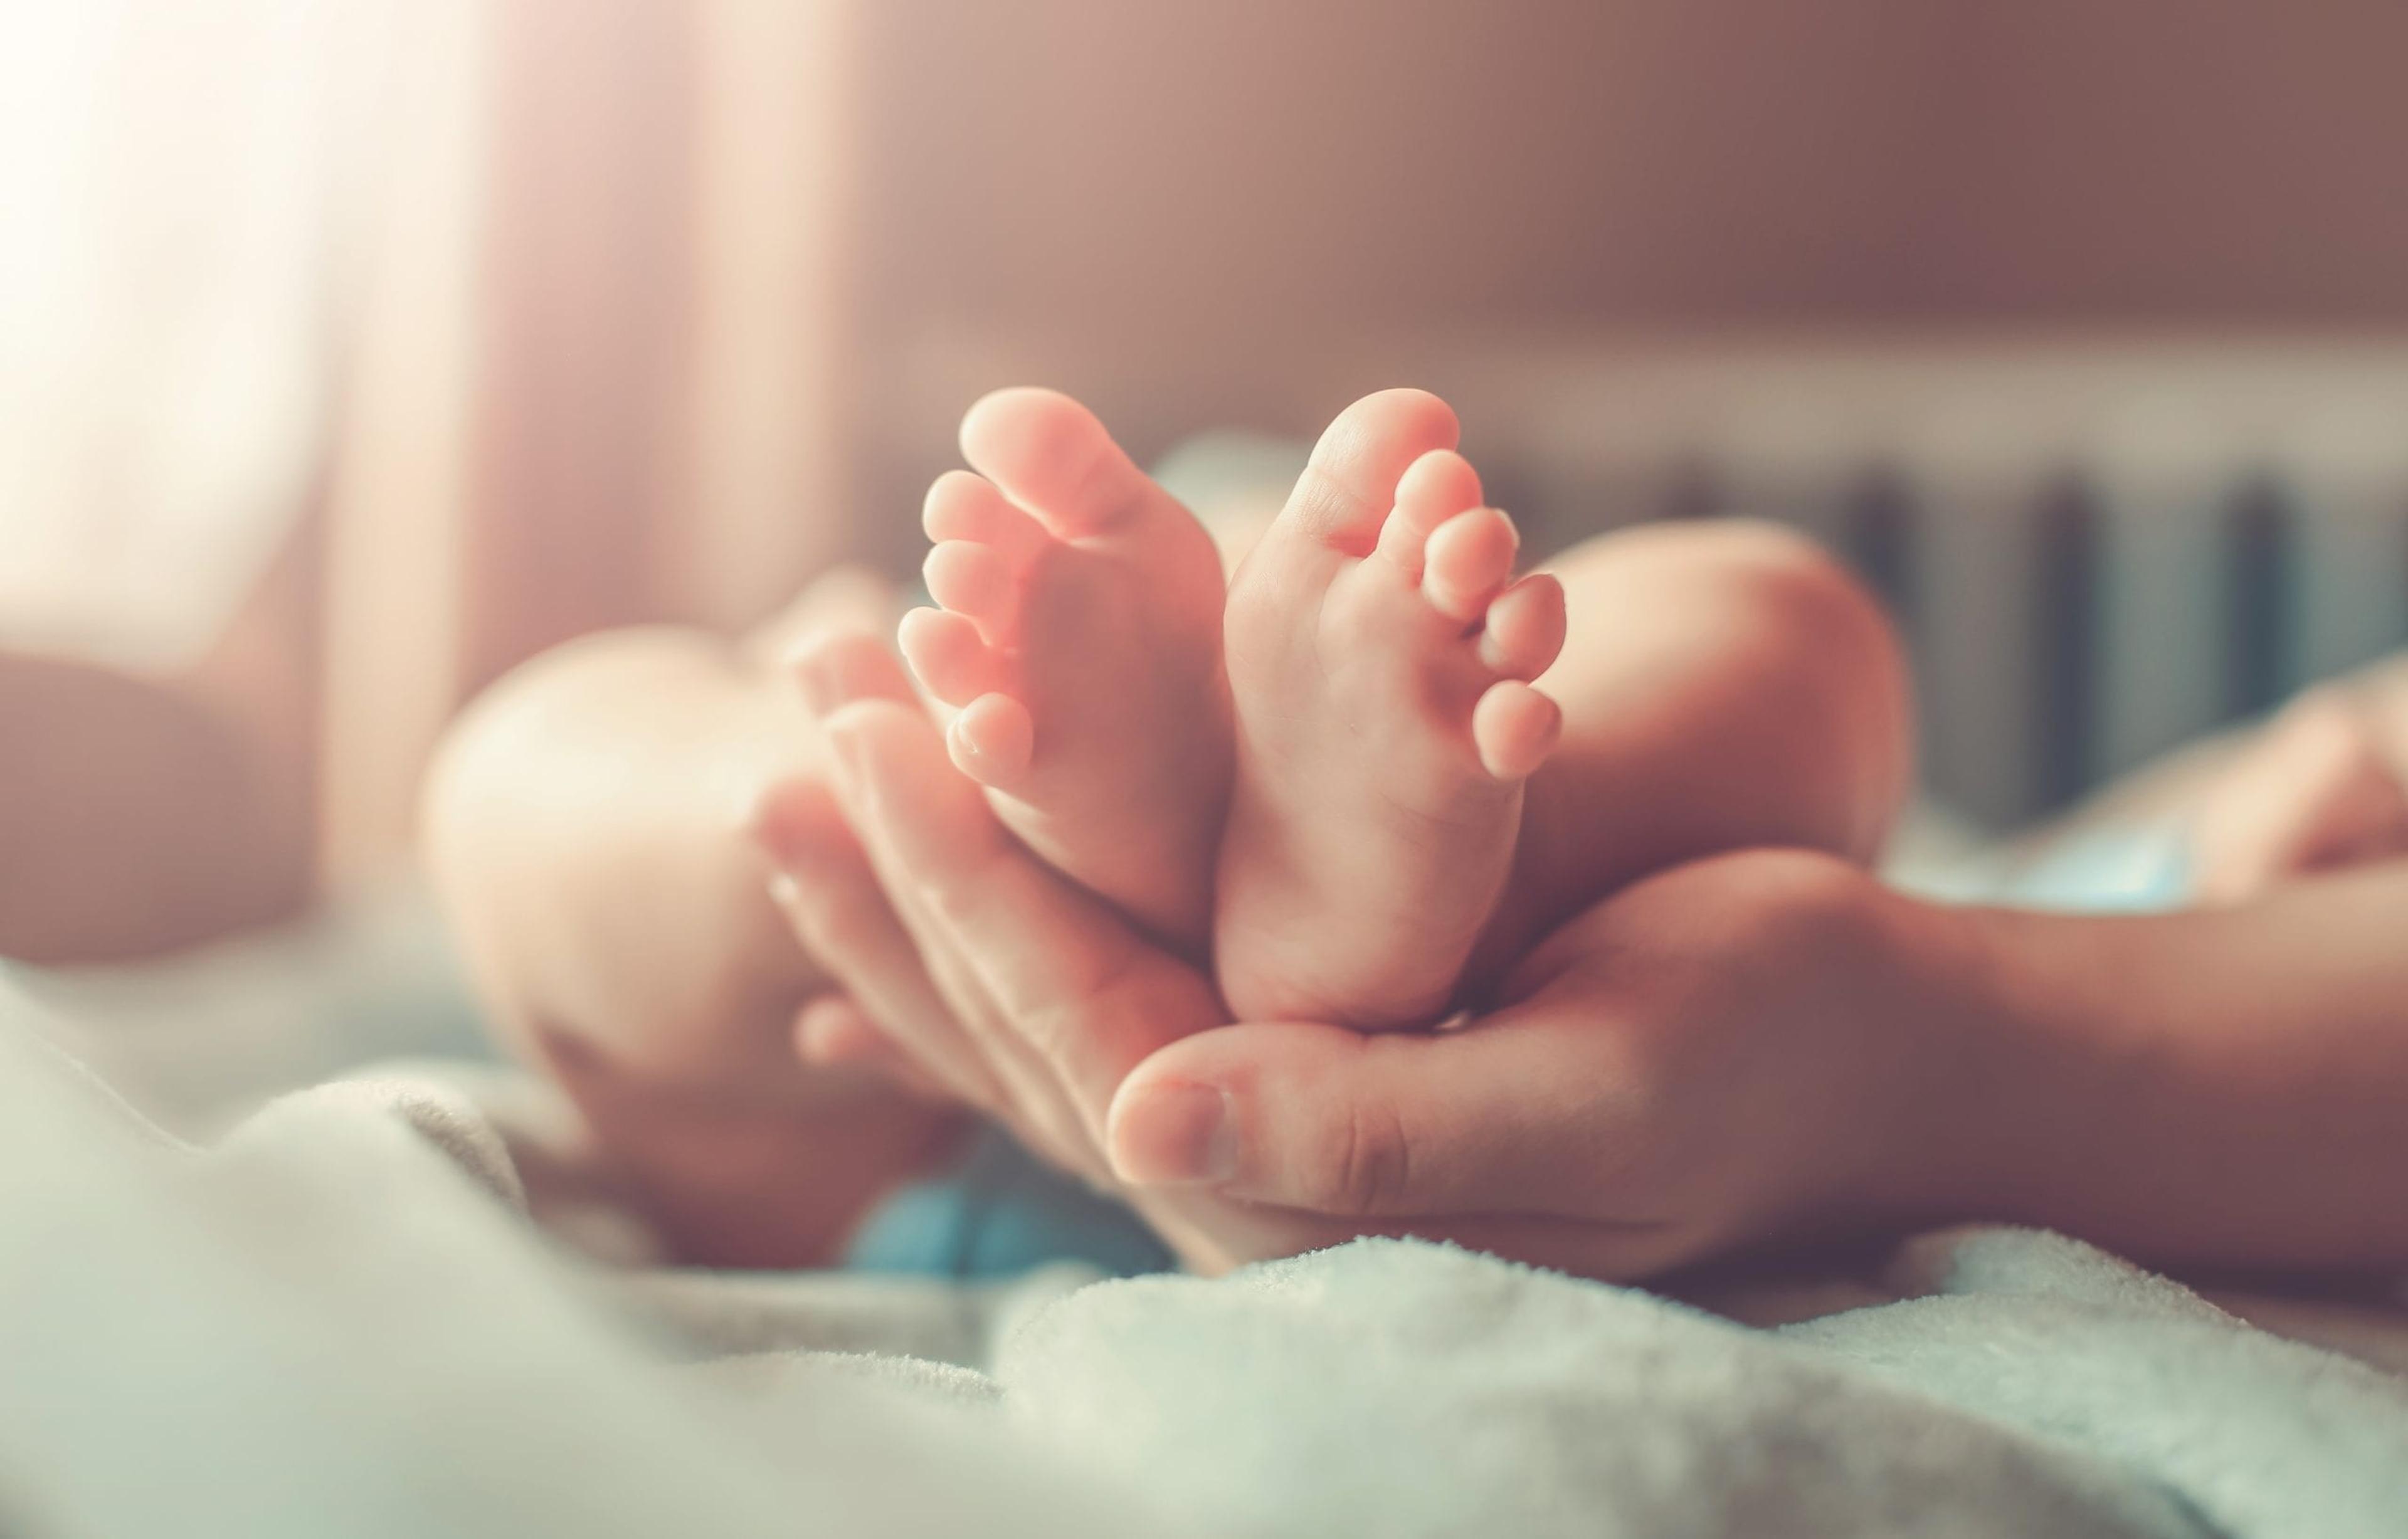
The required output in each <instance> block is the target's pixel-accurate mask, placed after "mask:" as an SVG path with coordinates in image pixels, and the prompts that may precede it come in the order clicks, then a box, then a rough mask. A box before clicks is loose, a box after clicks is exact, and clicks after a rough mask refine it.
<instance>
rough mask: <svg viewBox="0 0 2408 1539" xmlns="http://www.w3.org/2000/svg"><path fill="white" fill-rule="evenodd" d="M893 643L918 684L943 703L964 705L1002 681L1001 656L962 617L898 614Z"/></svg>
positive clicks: (949, 613) (945, 613)
mask: <svg viewBox="0 0 2408 1539" xmlns="http://www.w3.org/2000/svg"><path fill="white" fill-rule="evenodd" d="M895 643H896V647H897V648H898V649H899V650H900V651H901V652H902V654H903V660H904V661H905V662H907V663H909V664H910V665H911V672H912V676H913V677H915V678H917V679H918V680H919V681H920V685H921V687H922V688H924V689H925V690H926V691H927V692H928V693H929V694H930V695H931V696H933V697H935V698H937V699H939V700H942V701H943V702H944V703H945V704H947V705H951V706H964V705H968V704H969V703H970V702H971V701H972V700H975V699H977V698H979V697H980V696H982V695H984V694H986V693H988V692H989V691H991V690H993V689H995V688H996V686H997V685H998V684H999V683H1001V682H1002V677H1003V667H1002V660H1001V659H1000V658H998V657H996V654H995V652H994V650H993V649H992V648H990V647H988V645H987V644H986V642H985V641H984V640H982V639H981V637H980V636H979V630H978V626H977V625H976V624H975V623H973V622H972V621H971V620H970V619H969V618H968V616H966V615H960V614H955V613H953V612H952V611H949V610H929V609H919V610H913V611H910V613H908V614H906V615H904V616H903V623H902V624H901V626H898V627H897V628H896V637H895Z"/></svg>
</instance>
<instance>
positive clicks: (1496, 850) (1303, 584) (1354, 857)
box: [1214, 390, 1564, 1027]
mask: <svg viewBox="0 0 2408 1539" xmlns="http://www.w3.org/2000/svg"><path fill="white" fill-rule="evenodd" d="M1454 443H1455V415H1454V413H1453V412H1452V411H1450V410H1448V409H1447V407H1446V405H1445V403H1444V402H1442V401H1440V400H1439V399H1438V398H1437V397H1435V396H1428V395H1425V394H1423V393H1421V392H1419V391H1410V390H1392V391H1386V392H1383V393H1382V394H1380V395H1377V396H1369V397H1367V398H1365V399H1364V400H1361V401H1358V402H1356V403H1355V405H1354V406H1352V407H1349V408H1348V409H1347V410H1345V411H1344V412H1343V413H1341V414H1340V416H1339V418H1338V420H1337V421H1336V422H1334V423H1332V424H1330V427H1329V430H1328V431H1327V432H1326V433H1325V434H1323V435H1322V439H1321V442H1320V444H1319V445H1318V446H1317V447H1316V448H1315V449H1314V450H1313V455H1312V464H1311V466H1310V467H1308V468H1307V469H1306V471H1305V473H1304V478H1303V479H1302V480H1301V481H1300V482H1298V483H1297V490H1296V494H1295V496H1293V497H1291V498H1290V499H1289V502H1288V505H1287V508H1286V509H1285V510H1284V511H1283V512H1282V513H1281V514H1280V517H1279V519H1278V520H1277V522H1276V523H1274V524H1273V525H1272V526H1271V528H1270V529H1269V531H1268V532H1267V533H1266V534H1265V535H1264V536H1263V538H1262V540H1261V542H1260V543H1259V544H1258V545H1256V546H1255V548H1254V551H1253V553H1252V554H1250V555H1249V556H1248V557H1247V559H1246V564H1245V566H1244V567H1243V568H1240V571H1239V573H1238V576H1237V578H1236V580H1235V581H1234V582H1233V583H1232V584H1231V586H1230V591H1229V603H1228V610H1227V613H1226V619H1225V622H1224V630H1225V634H1226V651H1227V655H1228V666H1229V679H1230V685H1231V690H1232V697H1233V702H1234V706H1235V710H1236V712H1237V727H1238V764H1237V778H1236V781H1235V784H1234V786H1233V789H1232V793H1231V800H1230V812H1229V825H1228V830H1227V833H1226V838H1225V839H1224V841H1223V845H1222V855H1221V867H1220V893H1219V902H1218V910H1217V917H1216V922H1215V926H1214V947H1215V952H1216V956H1217V959H1218V966H1219V970H1220V978H1221V985H1222V991H1223V994H1224V995H1225V997H1226V999H1227V1000H1228V1003H1229V1006H1230V1008H1231V1009H1232V1010H1233V1011H1234V1012H1235V1013H1236V1014H1237V1016H1238V1018H1239V1019H1240V1020H1278V1019H1309V1020H1319V1021H1339V1022H1343V1023H1345V1024H1348V1025H1352V1026H1356V1027H1387V1026H1400V1025H1407V1024H1412V1023H1415V1022H1427V1021H1429V1020H1431V1019H1433V1018H1434V1017H1436V1016H1437V1015H1438V1014H1441V1013H1442V1011H1443V1010H1444V1009H1445V1007H1446V1005H1447V1003H1448V1001H1449V1000H1450V998H1451V996H1452V995H1453V993H1454V991H1455V985H1456V982H1457V977H1458V974H1459V973H1460V972H1461V971H1462V969H1463V965H1464V961H1465V959H1466V957H1467V956H1469V952H1470V950H1471V945H1472V942H1473V941H1474V940H1475V939H1476V938H1477V937H1478V935H1479V932H1480V929H1481V927H1482V926H1483V925H1484V924H1485V923H1486V922H1487V920H1488V918H1489V914H1490V912H1491V911H1492V910H1493V909H1494V908H1495V906H1496V903H1497V899H1498V893H1499V891H1500V890H1501V888H1502V887H1503V885H1504V882H1505V877H1506V873H1507V870H1508V869H1509V867H1510V866H1511V864H1512V856H1513V845H1514V839H1515V835H1516V833H1517V831H1518V829H1519V827H1520V821H1521V813H1522V784H1523V781H1524V779H1525V777H1527V775H1528V774H1529V773H1530V771H1531V770H1532V769H1536V768H1537V767H1538V765H1539V762H1540V761H1541V759H1543V758H1544V757H1545V756H1546V755H1547V753H1548V751H1549V750H1550V749H1551V748H1553V747H1554V745H1555V733H1556V730H1557V727H1558V726H1559V724H1560V719H1561V717H1560V712H1558V711H1557V710H1556V707H1555V702H1554V701H1552V700H1549V699H1548V698H1546V697H1545V696H1543V695H1541V694H1539V693H1538V692H1537V691H1536V690H1534V689H1532V688H1531V687H1530V686H1529V684H1528V683H1527V681H1528V680H1531V679H1534V678H1536V677H1537V676H1538V675H1539V674H1540V673H1541V671H1543V670H1544V669H1546V667H1547V665H1549V664H1550V663H1552V662H1554V661H1555V654H1556V652H1557V651H1559V650H1560V649H1561V648H1562V646H1563V640H1564V608H1563V589H1562V588H1561V587H1560V586H1559V585H1558V584H1557V583H1555V579H1553V578H1551V577H1528V578H1525V579H1523V580H1522V581H1521V582H1519V583H1513V584H1512V585H1511V586H1507V579H1508V578H1509V577H1510V576H1511V575H1512V567H1513V557H1514V552H1515V536H1514V531H1513V525H1512V521H1511V520H1509V519H1507V518H1506V516H1505V515H1504V514H1503V513H1501V512H1498V511H1496V510H1495V509H1493V508H1484V507H1483V506H1481V496H1480V478H1479V476H1478V475H1477V474H1475V473H1474V472H1473V470H1472V468H1471V466H1470V465H1469V462H1467V461H1466V460H1465V459H1464V458H1463V456H1462V455H1460V454H1458V453H1455V450H1454V447H1453V446H1454Z"/></svg>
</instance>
